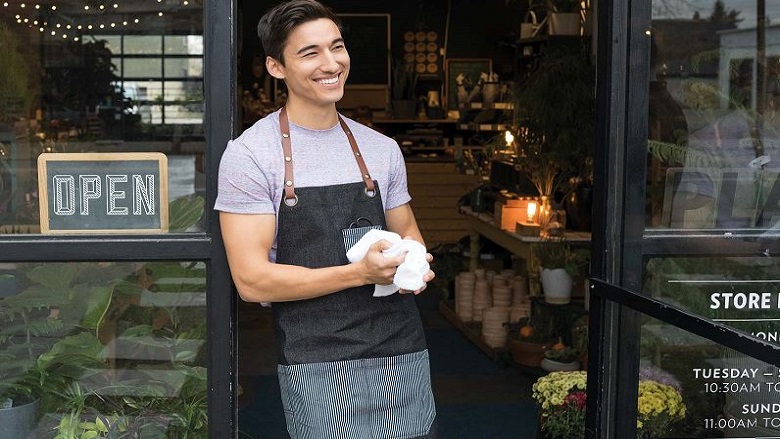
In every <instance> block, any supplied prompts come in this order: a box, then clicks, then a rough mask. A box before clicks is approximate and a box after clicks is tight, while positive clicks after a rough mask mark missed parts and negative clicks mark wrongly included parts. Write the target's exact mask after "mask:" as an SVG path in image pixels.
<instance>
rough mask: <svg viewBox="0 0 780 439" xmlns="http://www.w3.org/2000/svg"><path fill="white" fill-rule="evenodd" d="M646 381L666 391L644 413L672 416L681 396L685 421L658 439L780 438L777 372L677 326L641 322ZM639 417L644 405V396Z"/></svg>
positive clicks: (779, 374)
mask: <svg viewBox="0 0 780 439" xmlns="http://www.w3.org/2000/svg"><path fill="white" fill-rule="evenodd" d="M639 373H640V390H641V388H642V387H641V382H642V381H641V380H647V379H652V380H654V381H657V382H659V383H662V384H664V385H666V386H668V387H665V388H662V389H663V391H659V392H657V393H656V394H655V395H654V398H653V399H651V400H646V401H645V405H644V410H646V411H648V412H650V411H652V410H653V409H656V410H659V409H660V410H659V411H669V410H670V409H671V407H672V406H674V405H675V404H676V403H677V404H678V403H679V402H676V395H675V392H672V391H670V390H669V388H673V389H675V391H676V392H679V393H680V394H681V395H682V401H681V402H682V404H683V405H684V409H685V413H684V416H683V417H682V418H681V419H679V420H677V421H675V422H672V423H671V424H670V426H669V427H670V428H668V429H666V430H661V434H659V435H656V436H652V437H657V438H711V437H726V438H747V437H777V435H778V434H780V416H778V410H780V409H779V408H778V404H780V393H778V390H780V389H778V388H777V383H778V381H780V372H779V371H778V368H777V367H774V366H771V365H768V364H766V363H764V362H761V361H759V360H756V359H754V358H751V357H748V356H745V355H743V354H741V353H739V352H736V351H734V350H732V349H727V348H724V347H722V346H719V345H717V344H715V343H713V342H711V341H709V340H707V339H704V338H701V337H698V336H696V335H693V334H691V333H689V332H687V331H684V330H682V329H680V328H677V327H675V326H672V325H669V324H666V323H663V322H661V321H658V320H655V319H650V318H646V319H644V320H643V322H642V332H641V360H640V372H639ZM639 410H640V413H641V412H642V410H643V400H642V398H641V395H640V400H639Z"/></svg>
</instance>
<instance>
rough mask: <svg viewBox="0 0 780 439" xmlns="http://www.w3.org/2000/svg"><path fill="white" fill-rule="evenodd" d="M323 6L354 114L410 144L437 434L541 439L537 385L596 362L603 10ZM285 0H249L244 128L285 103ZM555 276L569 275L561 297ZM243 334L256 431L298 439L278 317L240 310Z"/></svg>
mask: <svg viewBox="0 0 780 439" xmlns="http://www.w3.org/2000/svg"><path fill="white" fill-rule="evenodd" d="M326 3H327V4H328V5H329V6H331V7H332V8H334V10H335V11H336V12H337V13H338V14H340V15H341V17H342V19H343V28H344V29H343V33H344V37H345V40H346V44H347V48H348V50H349V53H350V57H351V60H352V67H351V72H350V78H349V80H348V84H347V89H346V92H345V96H344V98H343V99H342V101H341V102H340V103H339V104H338V107H339V110H340V111H341V112H342V113H343V114H345V115H347V116H350V117H352V118H354V119H356V120H359V121H361V122H363V123H365V124H367V125H369V126H372V127H373V128H375V129H377V130H379V131H380V132H383V133H385V134H386V135H388V136H390V137H393V138H394V139H395V140H396V141H397V142H398V144H399V146H400V147H401V149H402V152H403V154H404V157H405V160H406V167H407V173H408V180H409V191H410V194H411V196H412V202H411V203H412V208H413V209H414V212H415V216H416V218H417V220H418V223H419V226H420V228H421V230H422V232H423V236H424V238H425V239H426V244H427V247H428V249H429V251H431V253H433V254H434V257H435V261H434V263H433V267H432V268H433V270H434V271H435V272H436V273H437V278H436V280H435V281H434V284H433V285H431V286H430V287H429V288H428V289H427V290H426V292H424V293H423V294H422V295H420V296H418V298H417V300H418V305H419V309H420V312H421V314H422V317H423V321H424V324H425V327H426V336H427V339H428V343H429V352H430V355H431V365H432V379H433V384H434V392H435V396H436V401H437V410H438V417H439V418H438V424H439V428H440V434H441V435H442V437H452V438H454V437H475V438H476V437H491V438H532V437H535V435H536V432H537V417H538V414H539V412H538V408H537V405H536V403H535V402H534V400H533V399H532V396H531V395H532V393H533V392H532V385H533V383H534V382H535V380H536V379H537V378H538V377H540V376H543V375H544V374H546V373H547V372H548V371H549V370H555V369H557V368H563V369H564V370H582V369H584V368H585V365H586V362H587V310H586V305H585V304H586V302H585V294H586V285H585V284H586V282H585V275H586V273H587V263H588V254H589V242H590V209H591V207H590V203H591V193H590V190H591V183H592V156H593V140H592V139H593V137H594V135H595V133H594V125H595V108H594V107H595V97H594V95H595V53H594V48H593V44H592V41H593V40H592V38H593V35H592V31H591V29H592V16H593V15H592V14H593V7H594V6H595V5H593V4H591V3H590V2H580V1H579V0H578V1H555V2H551V3H549V4H548V3H545V2H534V1H531V2H530V6H531V7H530V9H529V2H527V1H490V2H483V3H481V4H479V5H477V4H475V3H474V2H466V1H458V0H450V1H414V2H412V1H401V2H383V3H381V4H378V3H375V2H363V1H348V0H333V1H329V2H326ZM272 4H273V2H269V1H262V2H246V1H245V2H239V11H240V27H239V29H238V32H239V35H240V42H241V44H240V51H239V54H238V55H239V62H238V71H239V86H240V89H239V94H238V95H239V103H240V109H239V111H240V114H241V117H240V120H241V121H242V128H246V127H248V126H251V124H252V123H254V121H256V120H257V119H258V118H260V117H263V116H264V115H265V114H268V113H269V112H272V111H275V110H276V109H277V108H279V106H280V105H282V104H283V102H284V99H285V94H284V89H283V86H282V85H281V84H279V83H278V82H276V81H274V80H273V78H270V76H269V75H267V73H266V72H265V71H264V68H263V63H262V61H263V54H262V48H261V47H260V44H259V40H258V38H257V37H256V35H255V28H256V22H257V19H258V18H259V17H260V16H261V15H262V13H263V11H265V10H266V9H267V8H268V7H270V6H271V5H272ZM553 4H554V5H553ZM556 7H557V8H558V9H559V10H560V12H570V15H569V16H568V17H567V18H569V19H570V20H571V23H573V24H572V26H571V28H570V29H567V28H564V29H561V26H563V25H562V24H560V22H559V21H558V18H557V17H555V21H554V23H553V21H552V18H553V17H552V16H553V15H555V14H551V13H550V12H551V11H553V10H554V9H553V8H556ZM532 121H533V122H532ZM541 139H546V141H540V140H541ZM542 145H544V146H542ZM542 195H544V196H542ZM545 266H547V267H549V268H559V270H557V271H559V272H563V283H564V288H563V290H562V292H561V296H554V294H555V293H554V292H553V290H552V288H551V287H547V286H545V287H544V288H543V287H542V282H546V278H543V277H542V276H545V275H541V276H540V275H539V274H538V273H540V267H545ZM566 268H568V272H567V270H566ZM547 271H548V270H545V272H547ZM551 282H554V281H551ZM551 284H552V283H551ZM545 285H546V284H545ZM238 338H239V366H238V372H239V384H240V386H241V390H242V394H241V396H240V397H239V430H240V431H241V432H243V436H242V437H247V438H249V437H284V435H285V434H286V433H285V431H284V428H285V427H284V425H285V424H284V416H283V413H282V410H281V405H280V403H279V402H278V396H277V392H278V384H277V382H276V377H275V375H274V374H275V370H276V363H275V360H274V358H273V353H274V348H273V336H272V323H271V320H270V312H269V311H268V310H267V309H264V308H262V307H260V306H259V305H254V304H246V303H240V304H239V320H238ZM545 352H547V355H546V356H545ZM261 430H262V431H263V433H262V434H260V433H257V432H259V431H261ZM266 435H267V436H266Z"/></svg>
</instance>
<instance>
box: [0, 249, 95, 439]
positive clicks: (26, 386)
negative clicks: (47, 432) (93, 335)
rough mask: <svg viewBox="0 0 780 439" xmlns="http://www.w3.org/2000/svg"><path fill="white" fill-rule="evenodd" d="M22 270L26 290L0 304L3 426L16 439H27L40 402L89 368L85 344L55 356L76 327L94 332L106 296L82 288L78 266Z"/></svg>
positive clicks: (42, 266)
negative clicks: (85, 368) (85, 360)
mask: <svg viewBox="0 0 780 439" xmlns="http://www.w3.org/2000/svg"><path fill="white" fill-rule="evenodd" d="M18 271H19V273H22V274H23V277H24V279H23V280H21V281H20V284H21V288H22V290H21V291H20V292H19V293H18V294H15V295H12V296H9V297H6V298H5V299H3V300H2V301H0V401H2V404H3V407H4V408H3V409H2V410H0V424H2V425H4V426H6V425H8V428H10V429H11V431H13V432H14V434H18V435H19V436H16V435H14V436H13V437H26V434H24V432H25V431H29V430H30V429H31V428H32V426H33V423H34V421H35V419H36V416H37V413H36V412H37V409H38V406H39V404H41V405H45V404H46V401H45V399H46V398H49V397H51V395H52V394H53V393H54V392H56V391H57V390H58V389H60V388H61V387H62V386H64V384H65V383H67V382H68V381H69V380H70V379H71V378H73V377H76V376H78V374H79V372H80V371H81V369H80V366H82V365H84V364H85V363H84V361H83V359H84V358H83V357H82V356H81V355H82V353H83V352H84V350H83V345H80V346H79V347H78V349H76V350H74V351H72V352H71V354H72V355H66V356H61V357H59V359H58V360H54V359H53V356H52V352H55V351H56V350H57V348H58V346H62V345H63V344H67V343H68V341H69V340H70V339H71V337H73V335H69V334H70V333H71V332H72V331H73V330H74V329H76V328H77V327H81V328H85V329H90V328H94V325H93V324H92V322H96V321H97V320H96V319H95V316H96V315H99V314H100V312H101V311H100V310H102V306H103V305H104V304H105V303H106V302H105V301H106V300H107V297H106V296H107V294H106V291H104V290H103V289H100V288H94V289H87V288H81V287H80V286H79V285H78V272H79V270H78V264H40V265H30V266H25V265H20V266H19V267H18ZM96 310H98V311H96ZM77 316H78V317H77ZM81 317H83V318H81ZM90 364H94V363H90ZM41 399H43V400H44V401H41ZM19 411H23V412H24V414H23V415H19V414H18V412H19ZM11 419H15V420H19V419H24V420H25V422H24V423H19V424H17V423H16V422H13V423H12V421H11Z"/></svg>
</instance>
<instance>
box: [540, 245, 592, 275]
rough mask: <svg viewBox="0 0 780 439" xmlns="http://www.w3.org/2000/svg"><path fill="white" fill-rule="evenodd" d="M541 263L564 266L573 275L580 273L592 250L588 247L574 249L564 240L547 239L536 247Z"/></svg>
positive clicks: (546, 265) (549, 265) (550, 265)
mask: <svg viewBox="0 0 780 439" xmlns="http://www.w3.org/2000/svg"><path fill="white" fill-rule="evenodd" d="M535 251H536V256H537V257H538V258H539V265H540V266H541V267H542V268H547V269H550V270H552V269H555V268H564V269H566V272H567V273H569V274H570V275H571V276H577V275H578V274H579V270H580V267H582V266H584V265H585V264H587V263H588V260H589V259H590V251H589V250H587V249H576V250H573V249H572V248H571V246H570V245H569V244H568V243H567V242H566V241H563V240H545V241H543V242H542V243H541V244H540V245H538V246H536V248H535Z"/></svg>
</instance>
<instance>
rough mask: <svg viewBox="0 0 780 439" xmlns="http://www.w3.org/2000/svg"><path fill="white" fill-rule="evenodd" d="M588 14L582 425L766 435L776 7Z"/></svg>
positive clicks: (778, 317) (774, 249) (778, 297)
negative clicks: (591, 66)
mask: <svg viewBox="0 0 780 439" xmlns="http://www.w3.org/2000/svg"><path fill="white" fill-rule="evenodd" d="M599 9H600V11H599V12H600V13H599V23H600V26H599V44H598V50H599V53H598V59H599V69H598V72H599V75H600V79H599V85H598V96H597V99H598V102H599V105H598V106H597V108H600V109H601V111H603V113H602V114H601V115H600V117H599V123H600V126H599V134H598V140H599V143H598V144H600V145H603V146H604V148H603V149H602V150H601V151H600V154H599V155H598V156H597V168H596V169H597V174H596V184H597V189H596V191H595V193H601V194H604V195H603V196H602V197H601V200H600V203H599V205H598V206H597V207H596V213H595V215H594V218H595V219H596V220H597V225H595V226H594V251H593V254H594V258H593V266H592V276H593V277H594V279H593V280H592V286H593V287H592V288H593V291H592V292H593V293H594V294H593V302H592V304H591V320H590V335H591V337H590V343H591V352H592V353H593V354H592V355H591V361H590V365H589V366H590V367H589V369H588V370H589V373H588V413H589V421H588V434H587V435H588V437H592V438H625V437H639V438H646V437H657V438H672V437H674V438H716V437H727V438H729V437H730V438H737V437H739V438H748V437H751V438H752V437H778V436H780V396H779V395H780V394H778V392H777V390H778V389H777V382H778V381H780V372H779V370H780V369H778V367H780V355H778V353H780V343H779V342H778V330H780V288H778V285H779V284H780V277H779V276H778V275H779V274H780V272H778V267H780V263H779V261H778V258H777V256H776V255H777V254H778V251H780V245H779V244H778V243H779V241H778V239H777V238H778V235H779V234H778V232H777V225H776V224H777V220H778V219H779V218H778V214H779V213H780V212H779V211H778V210H779V209H780V207H779V205H778V201H780V200H778V197H780V180H778V176H780V173H779V172H778V170H780V150H778V145H779V144H780V143H778V140H780V133H779V132H778V128H780V122H779V120H778V119H777V117H776V105H777V98H778V91H780V89H779V88H778V87H777V83H778V79H780V77H778V69H777V64H778V59H780V58H778V56H780V33H778V30H780V29H777V28H775V27H774V26H772V25H771V23H772V22H774V21H776V20H777V19H778V18H780V5H778V4H777V3H776V2H765V1H764V0H751V1H734V0H715V1H709V0H708V1H682V0H680V1H676V0H633V1H628V2H623V1H608V2H601V4H600V5H599ZM607 194H609V196H607Z"/></svg>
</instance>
